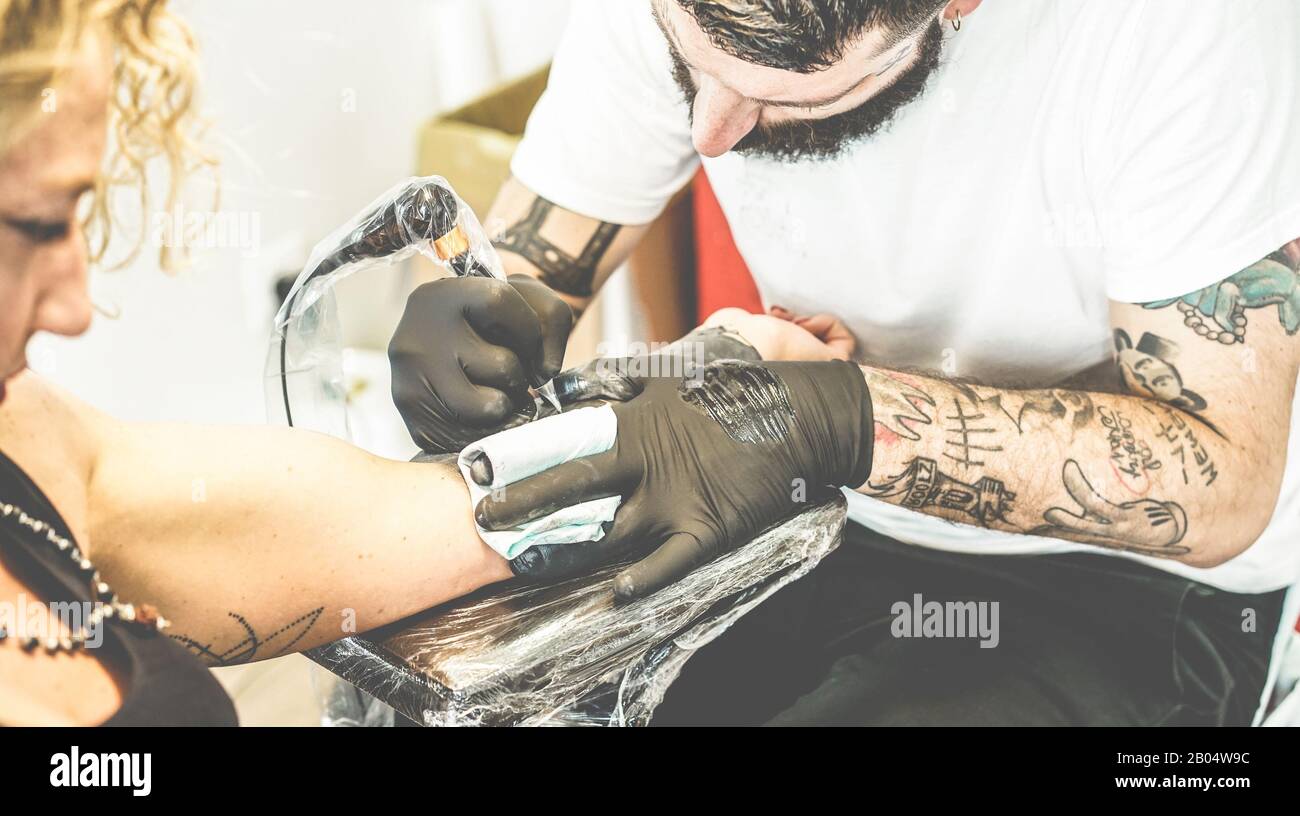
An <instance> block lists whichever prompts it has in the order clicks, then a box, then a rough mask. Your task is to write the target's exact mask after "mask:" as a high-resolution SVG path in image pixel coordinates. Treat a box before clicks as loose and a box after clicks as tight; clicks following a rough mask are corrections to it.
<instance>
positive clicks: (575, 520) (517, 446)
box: [456, 405, 623, 558]
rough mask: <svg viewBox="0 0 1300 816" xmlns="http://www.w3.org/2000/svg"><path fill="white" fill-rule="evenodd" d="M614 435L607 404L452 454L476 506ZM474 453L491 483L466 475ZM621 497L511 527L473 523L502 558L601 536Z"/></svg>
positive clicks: (598, 449)
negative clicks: (483, 460) (484, 462)
mask: <svg viewBox="0 0 1300 816" xmlns="http://www.w3.org/2000/svg"><path fill="white" fill-rule="evenodd" d="M617 436H618V418H617V416H616V415H615V414H614V409H613V408H611V407H610V406H608V405H602V406H600V407H598V408H579V409H577V410H574V411H569V412H567V413H563V414H556V415H555V416H550V417H547V418H546V419H540V420H538V421H536V422H530V423H528V424H527V425H520V426H519V427H518V428H511V429H510V430H508V431H502V432H501V433H497V434H493V435H492V436H488V437H484V438H483V439H480V440H479V441H477V442H475V443H473V444H471V445H467V446H466V447H465V449H464V450H462V451H461V452H460V456H459V457H457V459H456V466H457V467H459V468H460V474H461V476H462V477H463V478H464V479H465V485H466V486H467V487H468V488H469V496H470V501H471V502H472V503H473V506H475V507H477V506H478V503H479V501H480V500H481V499H482V498H483V497H484V496H486V495H488V494H489V493H490V492H492V491H494V490H499V489H501V488H507V489H508V488H509V485H510V484H512V483H514V482H517V481H519V480H520V479H524V478H527V477H529V476H532V475H534V474H536V473H541V472H542V471H544V470H547V469H548V468H552V467H555V466H556V465H559V464H562V463H564V462H569V461H572V460H574V459H579V458H581V457H583V456H591V455H593V454H597V453H603V452H605V451H607V450H609V449H610V448H612V447H613V446H614V440H615V438H616V437H617ZM480 452H482V453H484V454H486V455H487V458H488V461H489V462H491V463H492V486H491V487H483V486H482V485H479V484H478V483H476V482H475V481H474V479H473V478H471V477H470V473H469V463H470V462H471V461H473V460H474V459H475V458H476V456H477V454H478V453H480ZM622 501H623V500H622V498H621V497H619V496H610V497H608V498H604V499H596V500H594V501H589V502H583V503H582V504H575V505H572V506H570V507H565V508H563V509H561V510H557V511H555V512H554V513H552V514H550V515H549V516H544V517H542V518H539V519H536V520H535V521H531V522H529V523H527V524H524V525H522V526H519V527H516V528H514V529H511V530H500V531H488V530H484V529H483V528H482V527H479V528H478V533H479V536H481V537H482V539H483V541H484V542H485V543H486V544H487V545H488V546H489V547H491V548H492V549H494V550H496V551H497V552H498V553H500V554H501V555H502V557H504V558H515V557H517V556H518V555H519V554H520V553H522V552H524V551H525V550H527V549H528V548H529V547H533V546H536V545H538V544H563V543H574V542H581V541H599V540H600V539H601V537H602V536H604V535H605V530H604V528H603V527H602V526H601V525H602V524H603V523H605V522H607V521H612V520H613V518H614V511H616V510H617V509H618V506H619V504H621V503H622ZM475 524H477V521H476V522H475Z"/></svg>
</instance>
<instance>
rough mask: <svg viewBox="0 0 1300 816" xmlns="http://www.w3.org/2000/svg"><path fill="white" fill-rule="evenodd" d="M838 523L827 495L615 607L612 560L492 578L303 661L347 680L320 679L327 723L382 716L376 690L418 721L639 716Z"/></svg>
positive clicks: (627, 722)
mask: <svg viewBox="0 0 1300 816" xmlns="http://www.w3.org/2000/svg"><path fill="white" fill-rule="evenodd" d="M844 521H845V500H844V497H843V496H842V495H841V494H839V493H835V494H834V495H833V496H832V497H831V498H830V499H829V500H827V501H825V502H823V503H821V504H816V505H813V506H812V507H810V509H808V510H807V511H805V512H803V513H801V514H800V515H798V516H796V517H794V518H792V519H789V520H787V521H786V522H784V523H782V524H778V525H775V526H774V527H771V528H769V529H768V530H766V531H765V532H763V533H762V534H760V535H759V536H757V537H756V538H754V539H753V540H752V541H750V542H749V543H748V544H746V545H744V546H742V547H740V548H738V549H736V550H733V551H732V552H730V553H727V554H726V555H724V556H722V557H720V558H718V559H717V560H715V561H713V562H711V563H709V564H707V565H705V566H704V567H701V568H700V569H698V570H696V571H695V572H693V573H691V574H690V575H689V576H687V577H686V578H684V579H683V580H682V581H680V582H678V583H676V584H674V585H672V586H670V587H668V588H666V589H664V590H662V591H660V592H657V593H655V594H653V595H650V596H649V597H646V598H643V599H641V600H639V601H635V602H633V603H629V604H625V605H617V606H616V605H615V604H614V601H613V591H612V582H613V579H614V576H615V575H616V574H617V572H618V570H617V569H610V570H606V571H604V572H602V573H599V574H597V575H594V576H589V577H585V578H581V579H575V580H572V581H568V582H566V583H562V584H556V585H554V586H549V587H518V586H512V587H506V588H498V589H496V590H495V591H489V592H486V593H480V594H478V595H475V596H470V597H468V598H464V599H461V600H460V601H457V602H454V603H452V604H449V605H446V606H443V607H441V608H438V609H434V610H430V612H428V613H426V614H425V615H422V616H417V617H416V618H415V619H411V620H408V621H404V622H403V623H402V624H400V625H398V626H396V627H392V628H390V629H389V630H384V631H380V632H376V633H372V634H371V635H368V636H365V637H354V638H348V639H346V640H342V641H338V642H336V643H333V644H330V645H328V646H324V647H321V648H319V649H317V650H315V651H314V652H313V653H312V657H313V659H315V660H317V661H318V662H320V663H322V664H323V665H325V666H327V667H329V668H330V670H331V671H332V672H334V673H335V674H336V675H338V676H339V677H340V678H342V679H343V680H344V681H346V683H343V682H340V683H334V684H326V685H325V686H324V687H323V688H321V689H320V691H321V696H322V699H323V701H324V703H325V706H326V713H325V717H326V721H327V722H328V723H330V724H336V725H359V724H367V723H376V722H381V723H382V722H384V717H385V714H386V713H387V712H386V710H385V708H384V706H383V705H381V704H379V702H378V701H384V702H385V703H387V704H388V705H391V706H392V707H393V708H394V709H396V711H397V712H399V713H401V714H403V715H405V716H406V717H409V718H411V719H412V720H414V721H415V722H417V723H420V724H423V725H430V726H452V725H457V726H465V725H475V726H478V725H592V726H636V725H645V724H647V723H648V722H649V721H650V720H651V718H652V716H653V714H654V710H655V708H656V706H658V705H659V703H660V702H661V701H662V700H663V697H664V694H665V692H666V691H667V690H668V688H669V686H670V685H671V684H672V683H673V681H674V680H675V679H676V678H677V676H678V673H679V672H680V671H681V669H682V667H683V665H685V663H686V661H687V660H688V659H689V658H690V657H691V655H693V654H694V653H695V651H696V650H698V649H700V648H701V647H703V646H705V645H706V644H708V643H709V642H711V641H712V640H714V639H715V638H717V637H718V636H719V635H720V634H722V632H723V631H725V630H726V629H727V628H728V627H729V626H731V625H732V624H733V623H734V622H735V621H736V620H738V619H739V618H740V617H741V616H742V615H744V614H745V613H746V612H748V611H749V610H750V609H752V608H753V607H755V606H757V605H758V604H760V603H762V602H763V601H764V600H765V599H766V598H768V597H769V596H770V595H772V594H773V593H774V592H776V591H778V590H779V589H781V588H782V587H784V586H785V585H787V584H789V583H790V582H792V581H795V580H797V579H798V578H800V577H802V576H803V575H805V574H806V573H808V572H809V571H810V570H812V569H813V567H815V566H816V565H817V564H818V563H819V562H820V561H821V559H822V558H823V557H824V556H825V555H826V554H827V553H829V552H830V551H831V550H833V549H834V548H835V547H836V546H838V544H839V541H840V536H841V533H842V531H843V527H844ZM349 684H352V685H349ZM352 686H355V688H353V687H352Z"/></svg>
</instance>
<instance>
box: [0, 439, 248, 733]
mask: <svg viewBox="0 0 1300 816" xmlns="http://www.w3.org/2000/svg"><path fill="white" fill-rule="evenodd" d="M0 501H4V502H7V503H10V504H14V505H17V506H18V507H20V508H22V509H23V510H24V511H25V512H26V513H27V515H29V516H32V517H33V518H36V519H39V520H40V521H44V522H45V523H47V524H49V525H51V526H52V527H54V528H55V530H56V531H57V532H58V533H59V535H61V536H64V537H65V538H67V539H68V540H72V532H71V531H70V530H69V529H68V526H67V524H65V523H64V521H63V517H62V516H60V515H59V513H58V511H57V510H55V509H54V506H53V505H52V504H51V503H50V501H49V499H47V498H46V497H45V494H44V493H42V492H41V489H40V488H39V487H37V486H36V484H35V483H34V482H33V481H32V480H31V479H30V478H29V477H28V476H27V474H26V473H25V472H23V470H22V468H20V467H18V465H17V464H15V463H14V461H13V460H12V459H10V458H9V457H8V456H6V455H5V454H4V452H3V451H0ZM0 549H2V550H3V551H4V556H5V558H7V559H8V558H11V559H15V561H16V562H17V563H19V564H21V565H22V566H23V567H25V568H28V569H29V570H30V571H31V572H32V573H33V574H34V575H36V576H38V578H39V581H40V586H39V590H40V591H41V592H42V593H43V594H44V596H45V600H46V602H47V603H56V602H81V603H85V602H89V601H91V600H92V598H91V595H90V586H89V583H88V582H87V581H86V580H85V578H84V577H83V576H82V575H81V574H80V573H79V571H78V570H77V569H76V567H75V566H74V565H73V563H72V559H70V558H68V556H67V555H66V554H65V553H63V552H61V551H59V550H57V549H55V548H54V547H51V546H50V545H49V543H48V542H47V541H45V540H44V538H43V536H37V535H36V534H34V533H32V532H31V531H29V530H26V529H25V528H21V527H18V526H17V525H16V524H14V523H13V522H11V521H10V522H0ZM162 612H163V616H164V617H165V616H166V610H162ZM103 636H104V642H103V644H102V645H100V646H99V647H98V648H97V649H96V651H100V650H102V655H103V659H104V660H105V661H106V662H107V663H109V664H110V665H113V666H115V667H121V669H122V670H123V671H124V672H125V677H126V678H127V688H126V691H125V693H124V694H123V698H122V707H121V708H119V709H118V711H117V713H116V714H114V715H113V716H112V717H110V718H109V719H108V721H107V722H105V723H104V725H126V726H135V725H238V724H239V723H238V721H237V719H236V717H235V707H234V705H233V704H232V703H231V701H230V698H229V697H228V696H226V693H225V692H224V691H223V690H222V688H221V685H220V684H219V683H217V681H216V679H215V678H214V677H213V676H212V674H211V672H209V671H208V670H207V668H205V667H204V666H203V664H202V663H200V662H199V660H198V658H196V657H194V656H193V655H191V654H190V653H189V652H187V651H186V650H185V649H184V648H183V647H181V646H180V645H178V644H177V643H176V642H175V641H173V640H172V639H171V638H169V637H167V636H166V635H165V634H159V633H151V632H145V631H142V630H141V629H139V628H137V627H134V626H131V625H128V624H125V623H122V622H121V621H117V620H109V621H107V622H106V623H105V624H104V627H103ZM0 648H15V646H14V645H13V644H9V645H8V646H6V647H0Z"/></svg>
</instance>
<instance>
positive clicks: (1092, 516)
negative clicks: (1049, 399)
mask: <svg viewBox="0 0 1300 816" xmlns="http://www.w3.org/2000/svg"><path fill="white" fill-rule="evenodd" d="M1061 476H1062V480H1063V481H1064V482H1065V489H1066V491H1067V492H1069V494H1070V498H1072V499H1074V500H1075V501H1076V502H1078V504H1079V507H1080V508H1081V509H1082V511H1081V512H1071V511H1069V510H1066V509H1065V508H1062V507H1053V508H1050V509H1049V510H1048V511H1047V512H1045V513H1043V518H1044V519H1045V520H1046V521H1047V522H1048V523H1047V524H1046V525H1044V526H1042V527H1037V528H1035V529H1034V531H1033V534H1034V535H1044V536H1050V537H1052V538H1065V539H1069V540H1073V541H1079V542H1082V543H1084V544H1096V545H1098V546H1101V547H1109V548H1111V549H1117V550H1125V551H1127V552H1134V553H1141V554H1142V555H1154V556H1158V557H1160V558H1177V557H1178V556H1180V555H1186V554H1187V553H1189V552H1191V548H1189V547H1183V546H1178V542H1180V541H1182V540H1183V536H1184V535H1185V534H1186V533H1187V513H1185V512H1184V511H1183V508H1182V507H1181V506H1179V505H1178V504H1177V503H1175V502H1159V501H1154V500H1152V499H1138V500H1137V501H1130V502H1124V503H1123V504H1112V503H1111V502H1110V501H1108V500H1107V499H1106V498H1105V497H1104V496H1102V495H1101V494H1100V493H1098V492H1097V491H1096V490H1094V489H1093V487H1092V485H1091V484H1089V483H1088V480H1087V478H1085V477H1084V475H1083V469H1082V468H1080V467H1079V463H1078V462H1076V461H1074V460H1073V459H1070V460H1068V461H1067V462H1066V463H1065V467H1064V469H1063V471H1062V474H1061Z"/></svg>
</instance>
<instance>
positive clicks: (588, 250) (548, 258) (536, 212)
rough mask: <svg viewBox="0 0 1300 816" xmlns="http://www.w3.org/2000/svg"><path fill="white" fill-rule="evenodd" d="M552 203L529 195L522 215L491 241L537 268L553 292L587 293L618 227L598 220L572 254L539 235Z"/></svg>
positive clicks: (549, 214)
mask: <svg viewBox="0 0 1300 816" xmlns="http://www.w3.org/2000/svg"><path fill="white" fill-rule="evenodd" d="M555 209H556V207H555V205H554V204H552V203H551V202H549V201H547V200H546V199H544V198H541V197H540V196H539V197H537V198H534V199H533V202H532V205H531V206H530V207H529V208H528V212H527V213H526V214H525V215H524V217H523V218H522V219H521V220H519V221H517V222H516V223H514V224H513V225H511V226H509V227H507V228H506V230H505V232H503V233H502V235H501V237H500V238H498V239H497V240H496V241H494V242H493V243H494V244H495V245H496V247H497V248H498V249H501V250H505V251H507V252H513V253H515V254H516V255H519V256H520V257H522V258H524V259H525V260H527V261H529V262H530V263H531V264H532V265H533V266H535V267H536V268H537V270H538V277H539V278H540V279H541V280H542V282H544V283H545V284H546V285H547V286H550V287H551V288H552V289H554V290H555V291H557V292H563V293H564V294H566V295H573V296H575V297H590V296H591V295H592V294H593V283H594V281H595V278H596V270H597V269H598V267H599V266H600V262H601V259H603V258H604V257H605V253H607V252H608V251H609V248H610V246H611V245H612V244H613V243H614V238H615V237H616V236H617V235H618V232H619V230H620V229H622V227H621V226H620V225H618V224H609V223H605V222H601V223H599V224H598V225H597V226H596V229H595V231H594V232H593V233H592V234H591V236H590V237H589V238H588V239H587V242H586V243H585V244H584V245H583V246H582V248H581V249H579V250H578V251H577V253H576V254H574V253H572V252H569V251H566V250H565V249H563V248H561V247H560V246H559V245H557V244H556V243H554V242H553V241H550V240H548V239H547V238H545V237H543V236H542V231H543V229H544V228H545V227H546V224H547V221H548V219H550V217H551V215H552V213H553V212H554V211H555Z"/></svg>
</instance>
